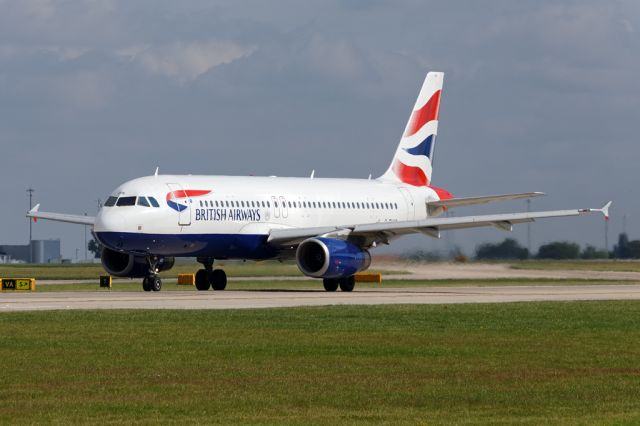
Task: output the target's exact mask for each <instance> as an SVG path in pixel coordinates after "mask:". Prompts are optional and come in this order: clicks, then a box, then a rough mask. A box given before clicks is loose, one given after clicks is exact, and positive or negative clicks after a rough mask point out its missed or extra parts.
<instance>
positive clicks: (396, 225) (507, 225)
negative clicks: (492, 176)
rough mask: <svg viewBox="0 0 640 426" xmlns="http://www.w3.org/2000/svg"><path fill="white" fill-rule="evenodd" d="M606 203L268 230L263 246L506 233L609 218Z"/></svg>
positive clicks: (366, 242) (383, 242)
mask: <svg viewBox="0 0 640 426" xmlns="http://www.w3.org/2000/svg"><path fill="white" fill-rule="evenodd" d="M610 206H611V201H609V202H608V203H607V204H606V205H605V206H604V207H602V208H600V209H574V210H554V211H544V212H526V213H505V214H492V215H481V216H462V217H443V218H428V219H424V220H411V221H402V222H378V223H371V224H366V225H353V226H338V227H314V228H291V229H272V230H271V231H270V233H269V237H268V239H267V242H269V243H271V244H275V245H297V244H299V243H300V242H302V241H304V240H305V239H307V238H312V237H318V236H324V237H329V238H339V239H349V240H353V241H354V242H357V243H359V244H360V245H361V246H370V245H371V244H373V243H376V244H386V243H388V242H389V240H391V239H393V238H395V237H398V236H400V235H406V234H413V233H422V234H425V235H428V236H431V237H434V238H440V231H447V230H452V229H463V228H477V227H483V226H495V227H497V228H499V229H503V230H506V231H510V230H511V228H512V226H513V225H514V224H518V223H526V222H534V221H535V220H536V219H544V218H549V217H565V216H579V215H583V214H588V213H593V212H600V213H602V214H603V215H604V216H605V219H607V218H608V217H609V207H610Z"/></svg>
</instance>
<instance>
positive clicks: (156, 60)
mask: <svg viewBox="0 0 640 426" xmlns="http://www.w3.org/2000/svg"><path fill="white" fill-rule="evenodd" d="M254 50H255V47H253V46H242V45H239V44H236V43H232V42H226V41H217V40H211V41H207V42H175V43H171V44H167V45H162V46H150V45H133V46H128V47H124V48H120V49H116V51H115V53H116V55H118V56H119V57H121V58H125V59H128V60H130V61H132V62H135V63H138V64H140V66H142V67H143V68H144V69H145V70H146V71H148V72H150V73H152V74H158V75H163V76H165V77H169V78H172V79H175V80H177V81H178V82H180V83H182V84H184V83H187V82H189V81H192V80H195V79H196V78H198V76H200V75H202V74H204V73H206V72H207V71H209V70H211V69H213V68H215V67H217V66H219V65H222V64H228V63H230V62H233V61H235V60H237V59H240V58H243V57H246V56H248V55H250V54H251V53H253V52H254Z"/></svg>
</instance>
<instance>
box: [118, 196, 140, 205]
mask: <svg viewBox="0 0 640 426" xmlns="http://www.w3.org/2000/svg"><path fill="white" fill-rule="evenodd" d="M116 205H117V206H118V207H123V206H135V205H136V197H120V198H118V202H117V203H116Z"/></svg>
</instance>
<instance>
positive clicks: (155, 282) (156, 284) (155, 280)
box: [147, 276, 162, 291]
mask: <svg viewBox="0 0 640 426" xmlns="http://www.w3.org/2000/svg"><path fill="white" fill-rule="evenodd" d="M147 281H148V282H149V283H151V290H153V291H160V289H162V280H161V279H160V277H158V276H156V277H149V278H147Z"/></svg>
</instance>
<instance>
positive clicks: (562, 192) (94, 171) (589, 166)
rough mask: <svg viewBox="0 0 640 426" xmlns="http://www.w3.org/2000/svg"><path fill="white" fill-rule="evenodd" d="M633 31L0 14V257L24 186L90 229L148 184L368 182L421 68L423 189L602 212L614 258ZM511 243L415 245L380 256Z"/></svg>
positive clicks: (383, 164)
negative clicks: (425, 141) (91, 220)
mask: <svg viewBox="0 0 640 426" xmlns="http://www.w3.org/2000/svg"><path fill="white" fill-rule="evenodd" d="M639 30H640V2H637V1H635V0H628V1H616V0H613V1H600V0H597V1H595V0H580V1H527V0H524V1H518V2H514V1H510V0H487V1H482V2H476V1H467V2H463V1H446V2H445V1H437V2H436V1H424V0H415V1H412V0H409V1H395V0H394V1H385V0H370V1H360V0H322V1H304V2H300V1H293V0H281V1H280V0H273V1H269V2H265V1H260V0H254V1H252V0H247V1H223V2H219V1H210V0H206V1H204V0H203V1H200V0H186V1H180V2H176V1H161V0H136V1H125V0H123V1H115V0H114V1H109V0H105V1H98V0H85V1H81V0H78V1H66V0H59V1H53V0H0V158H1V159H2V161H1V167H0V194H1V195H2V200H3V203H2V204H3V208H2V209H1V210H0V244H3V243H4V244H12V243H13V244H19V243H25V242H26V241H27V240H28V228H29V225H28V221H27V220H26V219H25V218H24V214H25V211H26V210H27V207H28V197H27V193H26V189H27V188H29V187H30V186H31V187H33V188H34V189H35V193H34V203H36V202H37V203H41V205H42V207H41V209H42V210H46V211H55V212H64V213H80V214H82V213H85V212H86V213H88V214H89V215H93V214H95V213H96V209H97V200H98V199H102V200H104V199H105V198H106V197H107V196H108V195H109V193H110V192H111V191H112V190H113V189H114V188H115V187H117V186H118V185H119V184H121V183H122V182H124V181H126V180H129V179H132V178H135V177H138V176H144V175H149V174H152V173H153V171H154V170H155V168H156V167H160V172H161V173H167V174H188V173H191V174H225V175H279V176H308V175H309V173H310V172H311V170H313V169H315V171H316V176H317V177H350V178H366V177H367V176H368V175H369V174H370V173H371V174H373V176H374V177H375V176H378V175H380V174H382V173H383V172H384V171H385V170H386V168H387V167H388V165H389V162H390V160H391V157H392V156H393V153H394V151H395V149H396V146H397V144H398V142H399V139H400V136H401V133H402V130H403V129H404V126H405V124H406V121H407V119H408V117H409V113H410V110H411V107H412V106H413V104H414V102H415V98H416V96H417V94H418V90H419V87H420V86H421V83H422V80H423V79H424V76H425V74H426V73H427V72H428V71H430V70H434V71H443V72H444V73H445V82H444V89H443V95H442V103H441V110H440V123H439V129H438V140H437V145H436V148H435V161H434V174H433V184H434V185H436V186H439V187H443V188H446V189H447V190H449V191H451V192H452V193H453V194H454V195H456V196H460V197H463V196H476V195H490V194H500V193H513V192H528V191H543V192H545V193H547V196H545V197H543V198H537V199H535V200H533V201H532V203H531V208H532V210H547V209H552V210H555V209H565V208H582V207H600V206H602V205H603V204H604V203H605V202H606V201H608V200H613V202H614V204H613V207H612V211H611V213H612V216H611V220H610V222H609V225H608V226H609V243H610V245H612V244H613V243H614V242H615V239H616V237H617V234H618V233H619V232H621V231H622V230H623V229H626V231H627V232H628V234H629V235H630V237H631V238H632V239H633V238H640V197H638V190H637V184H636V182H637V176H638V167H637V164H638V154H640V146H639V144H638V139H637V133H638V132H637V127H638V124H639V123H640V84H639V82H638V76H640V55H639V54H638V52H640V36H639V33H638V31H639ZM525 209H526V204H525V203H524V202H523V201H513V202H509V203H502V204H494V205H490V206H483V207H474V208H460V209H456V211H455V214H456V216H462V215H467V214H482V213H492V212H515V211H524V210H525ZM531 232H532V241H531V243H532V246H533V248H534V249H535V248H536V247H537V246H538V245H540V244H542V243H545V242H549V241H555V240H574V241H577V242H579V243H580V244H583V245H584V244H592V245H595V246H598V247H603V246H604V243H605V240H604V233H605V225H604V222H603V220H602V217H597V215H593V216H592V217H591V216H590V217H580V218H564V219H551V220H547V221H539V222H536V223H535V224H533V225H532V227H531ZM33 235H34V238H38V239H46V238H61V239H62V249H63V255H64V257H67V258H71V259H75V257H76V249H77V248H78V249H79V256H80V257H83V256H84V250H83V248H82V247H83V239H84V230H83V227H82V226H77V225H69V224H58V223H53V222H46V221H39V222H38V223H36V224H34V226H33ZM526 235H527V233H526V226H523V225H521V226H520V227H518V228H516V229H515V230H514V232H513V233H511V234H508V233H505V232H504V231H499V230H497V229H482V230H469V231H456V232H455V233H453V234H452V235H451V236H449V237H447V238H443V240H441V241H437V240H433V239H430V238H428V237H425V236H413V237H408V238H405V239H402V240H400V241H397V242H396V243H395V244H394V245H393V246H392V247H391V248H390V249H386V250H387V251H386V252H388V251H389V250H392V251H397V252H403V251H408V250H413V249H417V248H419V249H423V250H446V249H447V248H449V247H451V246H452V245H458V246H460V247H462V249H463V250H464V251H465V252H467V253H468V254H472V253H473V250H474V247H475V246H476V245H477V244H478V243H481V242H484V241H500V240H502V239H503V238H505V237H514V238H516V239H518V240H519V241H520V242H521V243H522V244H524V245H526V244H527V237H526ZM383 252H385V251H383Z"/></svg>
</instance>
